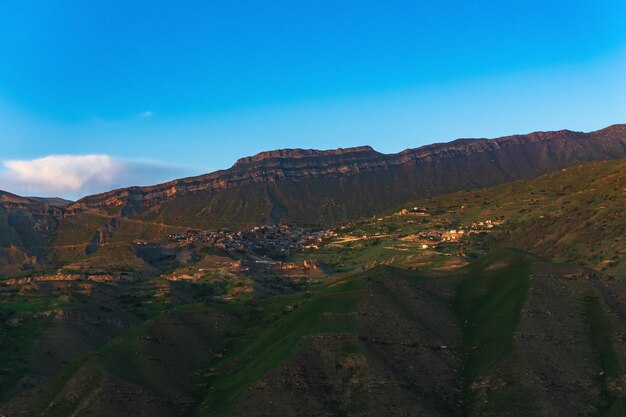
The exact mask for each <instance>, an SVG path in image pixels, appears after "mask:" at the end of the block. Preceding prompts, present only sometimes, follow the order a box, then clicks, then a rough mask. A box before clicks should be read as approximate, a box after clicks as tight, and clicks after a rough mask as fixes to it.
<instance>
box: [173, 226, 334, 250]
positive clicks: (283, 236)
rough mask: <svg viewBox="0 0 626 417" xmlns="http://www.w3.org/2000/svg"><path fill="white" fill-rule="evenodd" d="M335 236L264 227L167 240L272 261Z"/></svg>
mask: <svg viewBox="0 0 626 417" xmlns="http://www.w3.org/2000/svg"><path fill="white" fill-rule="evenodd" d="M335 236H336V233H335V231H334V230H320V231H309V230H305V229H301V228H298V227H293V226H289V225H267V226H258V227H255V228H253V229H251V230H247V231H238V232H231V231H224V230H218V231H210V232H189V233H184V234H171V235H168V238H169V239H170V240H173V241H177V242H181V241H185V242H187V243H194V242H199V243H201V244H203V245H205V246H209V247H215V248H220V249H224V250H226V251H228V252H240V253H254V254H258V255H264V256H268V257H271V258H274V257H284V256H288V255H291V254H293V253H294V252H296V251H298V250H300V249H302V248H317V247H318V245H319V244H320V243H321V242H322V241H324V240H325V239H328V238H332V237H335Z"/></svg>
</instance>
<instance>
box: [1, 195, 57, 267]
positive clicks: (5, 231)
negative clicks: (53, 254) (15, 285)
mask: <svg viewBox="0 0 626 417" xmlns="http://www.w3.org/2000/svg"><path fill="white" fill-rule="evenodd" d="M62 216H63V210H62V209H61V208H60V207H58V206H51V205H49V204H47V203H46V202H45V201H37V200H35V199H31V198H26V197H20V196H17V195H14V194H11V193H6V192H3V191H0V277H1V276H3V275H8V274H13V273H17V272H19V271H23V270H27V269H32V268H34V267H36V266H37V265H38V264H39V263H40V262H41V261H42V260H43V259H44V258H45V257H46V255H47V254H48V251H49V245H50V243H51V242H52V240H53V239H54V235H55V233H56V230H57V227H58V224H59V222H60V220H61V218H62Z"/></svg>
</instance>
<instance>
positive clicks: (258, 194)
mask: <svg viewBox="0 0 626 417" xmlns="http://www.w3.org/2000/svg"><path fill="white" fill-rule="evenodd" d="M623 156H626V125H615V126H611V127H609V128H606V129H603V130H600V131H597V132H591V133H580V132H571V131H566V130H563V131H558V132H538V133H531V134H528V135H517V136H510V137H504V138H499V139H493V140H487V139H459V140H456V141H454V142H450V143H446V144H436V145H429V146H424V147H421V148H417V149H409V150H406V151H403V152H400V153H398V154H392V155H384V154H381V153H378V152H376V151H374V150H373V149H371V148H370V147H360V148H351V149H339V150H335V151H314V150H297V149H296V150H280V151H271V152H264V153H261V154H259V155H257V156H254V157H250V158H243V159H241V160H239V161H238V162H237V163H236V164H235V165H234V166H233V167H232V168H230V169H228V170H224V171H217V172H215V173H212V174H207V175H202V176H199V177H193V178H185V179H180V180H175V181H172V182H169V183H165V184H161V185H156V186H152V187H131V188H126V189H121V190H115V191H111V192H108V193H104V194H99V195H95V196H89V197H85V198H83V199H81V200H79V201H78V202H76V203H74V204H72V205H70V206H69V209H68V210H69V212H74V213H80V212H83V211H93V210H95V211H100V212H106V213H108V214H111V213H114V214H115V215H119V216H130V217H136V218H142V219H147V220H151V221H160V222H163V223H167V224H170V225H178V226H181V225H184V226H189V227H219V226H224V225H233V226H237V225H239V224H246V225H250V224H257V223H267V222H278V221H281V220H285V221H291V222H300V223H313V224H324V223H336V222H340V221H346V220H352V219H354V218H357V217H362V216H367V215H371V214H374V213H376V212H380V211H382V210H385V209H387V208H390V207H393V206H395V205H397V204H399V203H402V202H404V201H408V200H411V199H415V198H419V197H427V196H432V195H438V194H444V193H450V192H453V191H457V190H460V189H464V188H474V187H484V186H489V185H493V184H498V183H502V182H506V181H511V180H515V179H523V178H530V177H533V176H537V175H540V174H543V173H546V172H549V171H552V170H556V169H560V168H562V167H565V166H568V165H571V164H574V163H577V162H582V161H591V160H598V159H614V158H620V157H623Z"/></svg>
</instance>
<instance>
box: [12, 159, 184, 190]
mask: <svg viewBox="0 0 626 417" xmlns="http://www.w3.org/2000/svg"><path fill="white" fill-rule="evenodd" d="M3 167H4V169H3V170H1V171H0V189H2V190H5V191H9V192H13V193H16V194H20V195H39V196H61V197H67V198H72V199H75V198H78V197H80V196H84V195H87V194H92V193H98V192H103V191H108V190H111V189H114V188H119V187H125V186H130V185H149V184H154V183H158V182H162V181H165V180H168V179H172V178H175V177H176V176H178V175H182V174H183V172H182V170H180V169H177V168H173V167H168V166H165V165H163V164H159V163H155V162H148V161H143V160H122V159H116V158H113V157H111V156H109V155H49V156H45V157H43V158H37V159H31V160H8V161H4V162H3Z"/></svg>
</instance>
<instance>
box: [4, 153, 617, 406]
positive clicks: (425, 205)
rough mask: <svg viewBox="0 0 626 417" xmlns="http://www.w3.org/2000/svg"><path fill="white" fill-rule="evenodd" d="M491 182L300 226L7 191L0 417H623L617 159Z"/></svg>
mask: <svg viewBox="0 0 626 417" xmlns="http://www.w3.org/2000/svg"><path fill="white" fill-rule="evenodd" d="M367 152H369V151H367ZM288 155H292V154H290V153H288ZM284 156H285V155H284V154H279V155H273V154H270V155H263V156H260V157H258V158H257V159H258V160H261V161H267V158H268V157H271V158H274V157H277V158H278V157H284ZM253 162H255V159H254V158H252V159H249V160H244V161H242V162H240V163H238V164H237V165H246V164H250V163H253ZM299 163H304V162H302V161H300V162H299ZM385 172H387V171H384V172H383V174H380V173H379V174H377V175H386V174H384V173H385ZM539 174H542V175H539ZM353 178H358V179H359V181H362V180H363V178H364V177H360V176H355V177H353ZM365 178H367V177H365ZM316 181H317V180H316ZM324 181H325V180H324ZM350 181H352V180H349V179H348V180H344V179H342V180H341V183H342V184H343V185H341V186H340V187H339V188H334V187H336V186H335V185H332V186H331V185H328V184H326V187H327V190H328V193H329V194H328V195H332V193H334V192H337V193H343V194H344V197H346V198H351V197H347V196H346V195H345V194H346V188H342V187H351V186H352V185H353V184H352V183H351V182H350ZM496 182H497V183H496V184H493V185H492V184H480V185H481V186H478V185H475V186H472V187H461V188H460V187H458V186H455V187H454V190H453V192H447V193H446V192H443V191H442V192H440V193H437V195H433V196H419V195H417V196H416V195H415V194H412V195H411V198H408V197H407V196H405V197H403V199H404V201H402V202H400V203H398V204H394V205H391V204H390V203H389V202H388V201H386V203H385V204H384V205H380V206H377V207H370V208H369V209H368V210H372V211H373V212H361V211H356V212H352V211H350V210H351V208H353V207H355V206H354V205H352V204H353V203H346V201H348V200H341V199H337V200H335V201H334V203H333V204H334V207H335V208H336V209H337V210H340V211H343V212H344V213H346V216H348V217H350V219H349V220H345V221H335V222H330V221H327V220H329V219H330V217H328V218H324V221H318V222H312V223H307V222H305V221H303V220H304V218H303V217H299V215H298V214H297V213H299V211H298V210H300V208H298V206H294V205H292V204H290V203H288V202H287V201H286V200H283V199H280V198H278V197H277V198H278V199H270V200H264V199H265V198H266V197H267V196H268V195H269V194H250V195H245V196H244V195H243V194H242V195H240V196H239V197H238V198H239V200H237V201H239V202H240V203H242V202H245V203H246V204H256V203H254V200H253V199H252V200H251V199H250V198H257V197H258V198H259V199H261V200H263V201H266V202H268V201H269V202H270V203H271V204H270V205H271V209H270V214H269V215H268V217H266V213H265V214H264V213H261V214H260V215H257V214H258V213H254V212H251V213H249V216H250V217H249V221H242V222H241V223H234V222H224V223H218V222H217V221H216V220H198V221H197V222H196V221H195V220H193V219H194V218H202V219H206V218H205V215H206V213H207V211H206V210H212V209H209V208H207V209H205V208H200V207H201V206H187V205H188V204H189V202H190V201H195V202H198V204H200V201H202V205H204V204H206V203H207V201H209V200H206V199H207V198H208V197H207V194H206V193H203V192H200V193H198V194H193V193H191V194H183V196H182V197H180V198H179V197H177V198H174V199H172V200H171V201H167V202H165V203H163V202H161V203H159V204H157V205H155V206H151V207H148V206H141V208H138V207H139V206H132V209H131V208H130V207H131V206H130V205H128V202H125V203H123V204H122V205H121V206H120V207H121V208H120V207H118V206H115V205H113V206H109V205H106V204H105V205H104V206H99V207H97V208H89V207H87V206H86V201H93V200H90V199H89V198H88V199H86V200H85V201H83V202H81V201H79V202H77V203H62V204H60V203H59V202H56V203H54V205H52V204H50V203H49V202H45V201H36V200H34V199H26V198H22V197H17V196H13V195H9V194H6V195H4V200H3V204H2V205H1V206H0V214H2V217H0V226H1V227H3V229H2V233H1V234H0V235H1V236H2V242H1V243H2V245H3V246H2V249H3V253H4V254H5V255H3V257H2V269H1V271H2V279H1V281H0V321H1V323H2V327H1V331H0V347H1V351H2V353H3V355H2V359H1V361H0V399H1V401H0V414H3V415H7V416H15V417H19V416H24V417H26V416H35V415H37V416H59V417H60V416H68V415H72V416H92V415H102V416H105V415H137V416H141V415H143V416H248V415H255V416H273V415H277V414H283V415H294V416H295V415H302V416H312V415H315V416H366V415H411V416H412V415H416V416H417V415H420V416H424V415H426V416H428V415H432V416H442V415H445V416H490V415H493V416H501V415H509V416H535V415H536V416H545V415H581V416H607V417H609V416H621V415H623V414H624V412H625V410H626V397H625V396H624V393H625V392H626V379H624V375H625V373H624V370H625V367H624V366H625V364H626V316H625V315H624V311H625V307H626V240H625V236H626V233H625V231H626V230H625V228H626V223H625V219H624V216H623V208H624V206H625V205H626V204H625V203H626V194H625V190H626V160H625V159H624V158H617V159H613V160H610V159H609V160H604V159H602V160H597V161H595V160H592V161H587V162H584V163H582V162H576V163H572V164H568V165H567V166H565V167H559V168H558V169H556V170H551V171H550V172H548V173H541V172H537V175H533V176H532V177H529V178H522V179H511V180H508V181H506V182H503V183H501V181H496ZM285 184H288V183H280V182H275V183H269V185H264V186H263V187H266V188H265V190H266V191H267V192H270V193H272V192H274V191H276V190H278V189H279V188H281V187H284V186H287V187H291V185H285ZM298 184H299V183H298ZM306 184H310V183H306ZM300 185H301V184H300ZM300 185H298V186H300ZM307 186H308V185H307ZM246 187H247V186H243V187H241V188H233V190H234V191H232V192H235V193H242V192H243V191H244V190H245V189H247V188H246ZM348 189H350V188H348ZM268 190H273V191H268ZM351 190H352V191H351V192H356V191H354V189H351ZM230 192H231V191H226V194H219V193H218V194H216V196H217V197H216V196H212V197H210V198H211V199H213V198H217V200H212V201H223V200H220V199H221V198H226V195H230V194H228V193H230ZM281 192H286V191H285V189H283V191H281ZM359 192H360V191H359ZM255 195H256V196H257V197H250V196H255ZM284 195H290V194H288V193H287V194H284ZM387 195H388V194H387ZM275 197H276V195H275ZM344 197H342V198H344ZM413 197H416V198H413ZM228 198H230V197H228ZM363 198H366V196H364V197H363ZM190 199H191V200H190ZM304 200H305V199H303V200H302V201H304ZM111 201H112V200H111ZM129 201H130V200H129ZM233 201H234V200H233ZM390 201H393V199H391V200H390ZM344 203H346V204H344ZM133 204H134V203H133ZM211 204H213V203H212V202H211V203H210V204H209V206H207V207H213V206H211ZM215 204H217V203H215ZM219 204H221V203H219ZM229 204H230V203H229ZM306 204H315V201H314V200H310V201H309V202H308V203H306ZM169 205H172V207H178V206H177V205H180V206H184V207H185V210H191V211H193V212H194V213H195V214H193V215H190V214H189V213H191V211H190V212H185V211H184V210H182V209H180V208H176V209H175V210H174V212H175V213H178V214H179V215H180V217H170V216H169V215H166V213H167V210H170V209H169V208H167V207H170V206H169ZM224 207H231V209H233V207H232V206H228V205H226V206H224ZM300 207H303V206H301V205H300ZM322 210H323V208H322ZM374 210H375V211H374ZM235 211H236V210H235ZM174 212H173V213H174ZM348 213H349V214H348ZM190 219H192V220H190ZM321 219H322V218H321V217H320V218H318V220H321ZM216 224H219V227H212V226H214V225H216Z"/></svg>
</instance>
